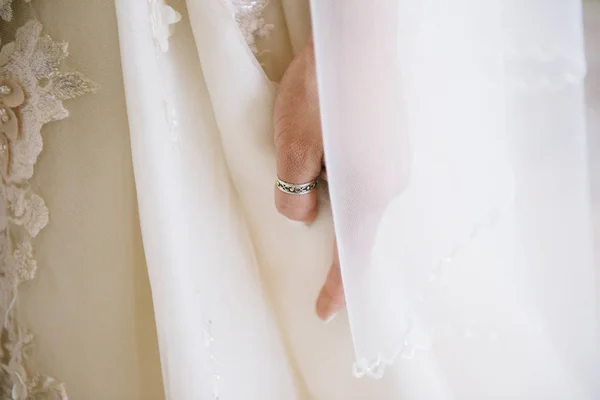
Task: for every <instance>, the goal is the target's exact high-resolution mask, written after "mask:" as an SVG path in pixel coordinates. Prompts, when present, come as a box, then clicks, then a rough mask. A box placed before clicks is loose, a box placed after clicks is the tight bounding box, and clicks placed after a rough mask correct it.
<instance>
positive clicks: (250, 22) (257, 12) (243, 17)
mask: <svg viewBox="0 0 600 400" xmlns="http://www.w3.org/2000/svg"><path fill="white" fill-rule="evenodd" d="M268 4H269V0H229V5H230V7H231V8H232V10H233V16H234V18H235V21H236V22H237V24H238V26H239V28H240V31H241V32H242V36H243V37H244V40H246V43H247V44H248V47H250V49H251V50H252V52H253V53H254V55H255V56H256V57H258V56H259V55H260V51H259V49H258V46H257V40H258V39H259V38H263V37H267V36H269V34H270V33H271V31H272V30H273V28H274V25H273V24H267V23H266V22H265V18H264V17H263V12H264V10H265V8H266V7H267V5H268Z"/></svg>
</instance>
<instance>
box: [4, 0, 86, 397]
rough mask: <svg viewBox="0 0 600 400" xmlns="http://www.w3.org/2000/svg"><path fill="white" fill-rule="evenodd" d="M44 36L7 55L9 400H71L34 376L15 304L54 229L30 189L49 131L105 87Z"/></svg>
mask: <svg viewBox="0 0 600 400" xmlns="http://www.w3.org/2000/svg"><path fill="white" fill-rule="evenodd" d="M0 17H2V18H3V19H7V18H10V17H12V9H11V4H10V1H6V0H0ZM41 32H42V25H41V24H40V23H39V22H38V21H36V20H30V21H28V22H26V23H25V24H24V25H23V26H21V27H20V28H19V29H17V31H16V35H15V40H14V41H13V42H10V43H7V44H5V45H3V46H2V49H1V50H0V316H1V317H2V323H3V325H2V336H1V346H0V360H1V361H0V364H1V366H2V374H1V375H0V397H1V398H2V399H14V400H30V399H40V400H41V399H61V400H66V399H67V394H66V391H65V387H64V385H63V384H62V383H60V382H58V381H56V380H55V379H53V378H51V377H49V376H45V375H40V374H36V373H32V372H31V371H29V370H28V369H27V357H28V355H29V351H30V349H31V347H32V345H33V336H32V335H31V334H30V333H28V332H26V331H25V330H24V329H22V327H20V326H18V324H17V321H16V316H15V312H14V305H15V302H16V298H17V292H18V288H19V285H20V284H21V283H23V282H25V281H28V280H31V279H33V278H34V277H35V273H36V269H37V264H36V261H35V258H34V256H33V247H32V240H33V238H35V237H36V236H37V234H38V233H39V232H40V230H41V229H43V228H44V227H45V226H46V224H47V223H48V209H47V208H46V205H45V204H44V200H43V199H42V198H41V197H40V196H38V195H37V194H35V193H33V192H32V191H31V190H30V187H29V179H30V178H31V177H32V175H33V170H34V165H35V163H36V161H37V158H38V156H39V154H40V152H41V151H42V136H41V128H42V126H43V125H44V124H46V123H48V122H51V121H57V120H61V119H64V118H66V117H67V116H68V111H67V110H66V109H65V108H64V107H63V100H69V99H73V98H75V97H78V96H81V95H83V94H85V93H88V92H93V91H95V90H97V89H98V86H97V85H96V84H95V83H94V82H92V81H91V80H89V79H87V78H86V77H85V76H83V75H82V74H80V73H79V72H75V71H69V72H61V71H60V70H59V66H60V64H61V62H62V61H63V60H64V59H65V58H66V57H67V55H68V51H67V44H66V43H60V42H55V41H54V40H52V38H50V36H47V35H44V36H40V35H41Z"/></svg>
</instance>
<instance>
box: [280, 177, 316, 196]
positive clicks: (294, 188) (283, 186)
mask: <svg viewBox="0 0 600 400" xmlns="http://www.w3.org/2000/svg"><path fill="white" fill-rule="evenodd" d="M317 183H318V181H317V180H316V179H315V180H312V181H310V182H308V183H303V184H301V185H295V184H293V183H287V182H284V181H282V180H281V179H277V189H279V190H281V191H282V192H283V193H287V194H291V195H294V196H300V195H303V194H307V193H308V192H310V191H312V190H314V189H315V188H316V187H317Z"/></svg>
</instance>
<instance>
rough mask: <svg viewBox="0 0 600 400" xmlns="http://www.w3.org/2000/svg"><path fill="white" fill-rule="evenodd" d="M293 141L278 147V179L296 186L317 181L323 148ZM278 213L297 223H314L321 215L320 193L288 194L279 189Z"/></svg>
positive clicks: (276, 197)
mask: <svg viewBox="0 0 600 400" xmlns="http://www.w3.org/2000/svg"><path fill="white" fill-rule="evenodd" d="M295 140H296V139H295V138H292V139H291V140H287V141H285V142H284V143H282V144H281V145H280V146H277V147H278V148H277V176H278V178H279V179H281V180H283V181H285V182H287V183H292V184H296V185H300V184H305V183H308V182H311V181H313V180H314V179H316V177H318V175H319V173H320V165H321V160H320V151H321V150H320V149H319V148H318V146H315V145H314V144H311V143H308V142H303V141H300V142H297V143H295V142H294V141H295ZM275 206H276V207H277V210H278V211H279V212H280V213H281V214H283V215H285V216H286V217H288V218H289V219H291V220H294V221H304V222H311V221H313V220H314V219H315V218H316V216H317V191H316V190H312V191H310V192H308V193H306V194H303V195H292V194H287V193H284V192H282V191H281V190H279V189H278V188H277V187H275Z"/></svg>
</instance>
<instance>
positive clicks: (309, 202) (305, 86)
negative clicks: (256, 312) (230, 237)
mask: <svg viewBox="0 0 600 400" xmlns="http://www.w3.org/2000/svg"><path fill="white" fill-rule="evenodd" d="M274 123H275V131H274V132H275V133H274V136H275V138H274V139H275V148H276V152H277V175H278V177H279V179H281V180H283V181H285V182H288V183H293V184H303V183H307V182H310V181H312V180H314V179H315V178H317V177H318V176H319V175H321V174H322V171H323V138H322V133H321V117H320V112H319V96H318V92H317V79H316V71H315V56H314V48H313V44H312V41H309V43H307V45H306V46H305V47H304V49H303V50H302V51H301V52H300V53H299V54H298V55H297V56H296V57H295V59H294V60H293V61H292V63H291V64H290V66H289V67H288V69H287V70H286V72H285V74H284V76H283V79H282V81H281V85H280V91H279V95H278V97H277V99H276V101H275V110H274ZM275 205H276V207H277V210H278V211H279V212H280V213H281V214H283V215H285V216H286V217H287V218H289V219H291V220H294V221H303V222H306V223H310V222H312V221H313V220H314V219H315V218H316V216H317V208H318V204H317V193H316V190H313V191H311V192H309V193H307V194H304V195H301V196H294V195H289V194H286V193H284V192H282V191H280V190H279V189H277V188H275ZM334 251H335V254H334V260H333V265H332V266H331V269H330V271H329V274H328V275H327V279H326V281H325V284H324V285H323V288H322V289H321V293H320V294H319V297H318V299H317V304H316V310H317V315H318V316H319V317H320V318H321V319H323V320H324V321H328V320H330V319H331V318H333V317H334V316H335V314H336V313H337V312H338V311H339V310H340V309H341V308H342V307H343V306H344V303H345V301H344V289H343V285H342V277H341V272H340V265H339V258H338V254H337V246H336V249H335V250H334Z"/></svg>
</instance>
